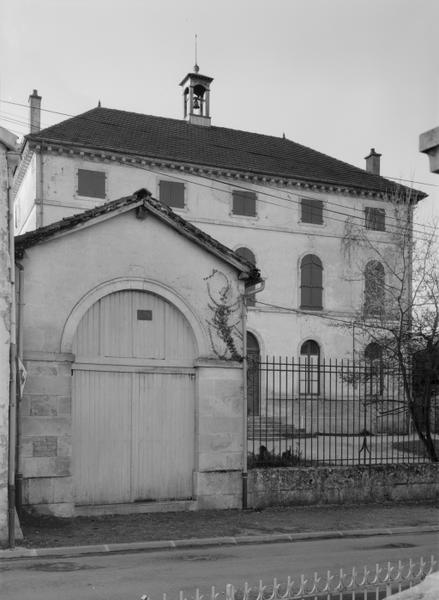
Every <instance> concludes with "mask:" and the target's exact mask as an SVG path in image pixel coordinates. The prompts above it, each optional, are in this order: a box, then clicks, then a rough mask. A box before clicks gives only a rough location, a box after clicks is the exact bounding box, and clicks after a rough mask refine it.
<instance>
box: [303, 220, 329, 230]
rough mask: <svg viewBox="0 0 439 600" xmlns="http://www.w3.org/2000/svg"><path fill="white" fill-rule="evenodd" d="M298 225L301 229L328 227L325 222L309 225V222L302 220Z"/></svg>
mask: <svg viewBox="0 0 439 600" xmlns="http://www.w3.org/2000/svg"><path fill="white" fill-rule="evenodd" d="M297 224H298V225H300V226H301V227H316V228H318V229H320V228H322V227H326V226H327V225H326V223H325V222H323V223H308V221H302V220H299V221H297Z"/></svg>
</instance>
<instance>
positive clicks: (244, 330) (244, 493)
mask: <svg viewBox="0 0 439 600" xmlns="http://www.w3.org/2000/svg"><path fill="white" fill-rule="evenodd" d="M241 316H242V356H243V359H242V361H243V362H242V396H243V397H242V400H243V401H242V407H243V408H242V411H243V419H242V435H243V440H242V454H243V457H242V509H243V510H245V509H246V508H247V496H248V493H247V483H248V470H247V454H248V442H247V302H246V294H245V290H244V293H243V295H242V313H241Z"/></svg>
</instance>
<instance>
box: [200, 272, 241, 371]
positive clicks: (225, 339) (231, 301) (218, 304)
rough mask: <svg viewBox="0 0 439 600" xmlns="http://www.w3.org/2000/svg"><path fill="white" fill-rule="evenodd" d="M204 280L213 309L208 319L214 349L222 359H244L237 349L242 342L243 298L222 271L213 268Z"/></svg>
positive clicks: (210, 307) (211, 308)
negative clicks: (236, 292)
mask: <svg viewBox="0 0 439 600" xmlns="http://www.w3.org/2000/svg"><path fill="white" fill-rule="evenodd" d="M204 281H206V285H207V292H208V294H209V299H210V303H209V305H208V306H209V309H210V310H211V311H212V318H211V319H210V320H209V321H207V324H208V331H209V338H210V343H211V346H212V350H213V352H214V353H215V355H216V356H217V357H218V358H220V359H222V360H237V361H242V359H243V357H242V355H241V354H240V352H239V351H238V349H237V343H238V342H239V345H241V344H242V332H241V329H240V327H239V325H240V323H241V306H242V305H241V299H240V297H239V296H235V294H234V292H233V287H232V284H231V283H230V280H229V279H228V277H227V275H225V273H223V272H222V271H218V270H217V269H213V270H212V273H211V274H210V275H209V276H208V277H205V278H204Z"/></svg>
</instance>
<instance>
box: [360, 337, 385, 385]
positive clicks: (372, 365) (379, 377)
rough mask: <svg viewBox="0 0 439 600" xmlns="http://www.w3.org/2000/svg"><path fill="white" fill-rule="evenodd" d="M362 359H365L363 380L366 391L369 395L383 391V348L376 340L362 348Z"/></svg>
mask: <svg viewBox="0 0 439 600" xmlns="http://www.w3.org/2000/svg"><path fill="white" fill-rule="evenodd" d="M364 359H365V361H366V370H365V375H366V376H367V379H366V380H365V382H366V384H367V387H366V391H368V392H369V394H370V395H373V394H379V395H381V396H382V395H383V393H384V363H383V348H382V346H380V345H379V344H377V342H370V344H368V345H367V346H366V348H365V349H364Z"/></svg>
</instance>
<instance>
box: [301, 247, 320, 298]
mask: <svg viewBox="0 0 439 600" xmlns="http://www.w3.org/2000/svg"><path fill="white" fill-rule="evenodd" d="M322 275H323V266H322V261H321V260H320V258H319V257H318V256H316V255H315V254H307V255H306V256H304V257H303V259H302V263H301V265H300V308H305V309H310V310H322V308H323V305H322V292H323V285H322Z"/></svg>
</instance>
